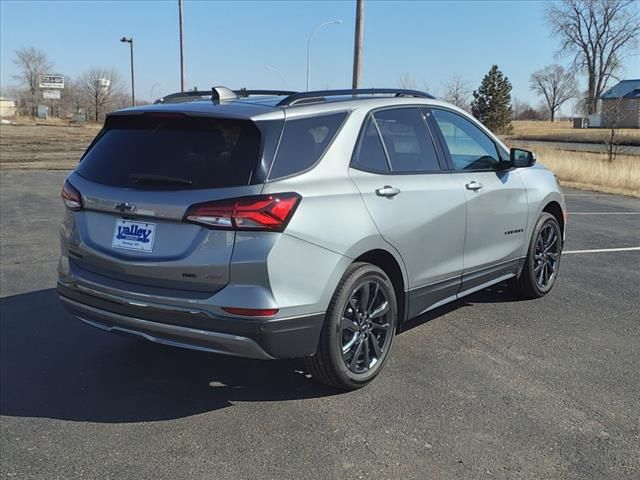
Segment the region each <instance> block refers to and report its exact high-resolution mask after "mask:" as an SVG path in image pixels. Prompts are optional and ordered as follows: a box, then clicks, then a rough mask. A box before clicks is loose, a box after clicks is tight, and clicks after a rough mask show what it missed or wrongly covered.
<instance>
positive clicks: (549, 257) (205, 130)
mask: <svg viewBox="0 0 640 480" xmlns="http://www.w3.org/2000/svg"><path fill="white" fill-rule="evenodd" d="M62 197H63V200H64V203H65V205H66V207H67V208H66V214H65V217H64V221H63V223H62V227H61V240H62V256H61V258H60V264H59V280H58V292H59V296H60V299H61V301H62V303H63V304H64V305H65V306H66V307H67V308H68V309H69V311H70V312H71V313H72V314H73V315H75V316H76V317H78V318H79V319H80V320H82V321H84V322H86V323H88V324H90V325H93V326H95V327H98V328H101V329H103V330H107V331H111V332H117V333H124V334H133V335H135V336H138V337H143V338H146V339H147V340H151V341H154V342H158V343H163V344H167V345H174V346H179V347H186V348H191V349H197V350H203V351H208V352H216V353H223V354H229V355H239V356H243V357H251V358H258V359H273V358H290V357H305V358H306V362H307V364H308V369H309V371H310V373H311V374H312V375H313V377H315V378H316V379H317V380H319V381H320V382H323V383H326V384H329V385H332V386H334V387H338V388H343V389H353V388H358V387H361V386H363V385H365V384H366V383H368V382H369V381H371V380H372V379H373V378H374V377H375V376H376V375H377V374H378V373H380V370H381V369H382V367H383V365H384V362H385V360H386V358H387V357H388V355H389V352H390V350H391V345H392V343H393V338H394V335H395V332H396V329H397V327H398V325H399V324H401V323H402V322H403V321H406V320H407V319H410V318H412V317H415V316H417V315H420V314H421V313H423V312H427V311H429V310H431V309H434V308H436V307H438V306H440V305H443V304H445V303H448V302H451V301H454V300H456V299H458V298H460V297H463V296H464V295H468V294H470V293H473V292H476V291H478V290H481V289H483V288H485V287H488V286H490V285H492V284H496V283H499V282H505V281H508V282H509V283H510V284H511V285H512V286H513V287H514V288H515V290H516V291H517V292H518V293H519V294H520V295H522V296H524V297H528V298H534V297H541V296H543V295H544V294H546V293H547V292H548V291H549V290H551V288H552V286H553V284H554V282H555V280H556V276H557V274H558V267H559V262H560V254H561V251H562V245H563V240H564V229H565V223H566V214H565V203H564V199H563V196H562V193H561V192H560V189H559V187H558V184H557V182H556V179H555V177H554V175H553V174H552V173H551V172H550V171H548V170H546V169H545V168H543V167H542V166H540V165H536V164H535V158H534V156H533V154H532V153H531V152H527V151H524V150H517V149H511V150H510V151H509V150H508V149H507V148H506V147H505V145H504V144H503V143H502V142H501V141H500V140H499V139H498V138H497V137H496V136H494V135H493V134H492V133H491V132H490V131H488V130H487V129H486V128H485V127H484V126H483V125H482V124H480V123H479V122H478V121H477V120H475V119H474V118H472V117H471V116H469V115H468V114H467V113H466V112H464V111H462V110H460V109H458V108H456V107H454V106H452V105H449V104H447V103H443V102H440V101H437V100H435V99H434V98H433V97H431V96H430V95H428V94H425V93H422V92H417V91H409V90H396V89H368V90H334V91H322V92H304V93H294V92H270V91H247V90H241V91H231V90H228V89H226V88H222V87H216V88H214V89H212V91H211V92H207V94H206V95H205V94H203V93H202V92H195V93H194V92H191V93H185V94H173V95H170V96H168V97H165V98H164V99H162V101H160V102H159V103H157V104H154V105H150V106H145V107H138V108H132V109H127V110H121V111H117V112H114V113H112V114H110V115H109V116H108V117H107V119H106V121H105V124H104V128H103V129H102V131H101V132H100V133H99V134H98V136H97V137H96V139H95V140H94V141H93V143H92V144H91V145H90V147H89V148H88V149H87V151H86V153H85V154H84V155H83V157H82V159H81V161H80V163H79V164H78V166H77V168H76V169H75V171H74V172H72V173H71V174H70V175H69V177H68V179H67V180H66V182H65V184H64V187H63V190H62Z"/></svg>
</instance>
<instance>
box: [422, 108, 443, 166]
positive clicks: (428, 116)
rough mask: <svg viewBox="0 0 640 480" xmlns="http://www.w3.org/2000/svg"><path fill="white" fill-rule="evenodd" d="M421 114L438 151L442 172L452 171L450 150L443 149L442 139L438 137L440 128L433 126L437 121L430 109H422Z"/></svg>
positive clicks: (437, 155)
mask: <svg viewBox="0 0 640 480" xmlns="http://www.w3.org/2000/svg"><path fill="white" fill-rule="evenodd" d="M420 113H421V114H422V119H423V120H424V123H425V125H426V127H427V132H429V138H431V142H432V143H433V146H434V147H435V149H436V157H437V159H438V165H440V171H442V172H446V171H448V170H449V169H450V163H449V160H450V159H449V155H448V150H445V149H444V148H442V143H441V140H440V137H439V136H438V134H439V133H440V130H439V129H438V128H434V125H433V124H434V123H435V121H434V119H433V114H432V113H431V109H429V108H428V107H422V108H421V109H420ZM436 127H437V125H436ZM434 132H435V135H434Z"/></svg>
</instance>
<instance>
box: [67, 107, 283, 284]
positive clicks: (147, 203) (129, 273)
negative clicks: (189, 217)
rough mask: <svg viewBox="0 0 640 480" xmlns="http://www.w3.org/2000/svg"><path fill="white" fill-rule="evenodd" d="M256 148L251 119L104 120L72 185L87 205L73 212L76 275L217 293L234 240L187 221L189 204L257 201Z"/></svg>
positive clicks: (166, 116)
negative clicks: (247, 198) (237, 199)
mask: <svg viewBox="0 0 640 480" xmlns="http://www.w3.org/2000/svg"><path fill="white" fill-rule="evenodd" d="M276 138H277V137H276ZM261 141H262V138H261V132H260V130H259V129H258V127H257V126H256V125H255V124H254V123H253V122H251V121H247V120H232V119H216V118H204V117H188V116H185V115H182V114H173V113H152V114H142V115H141V114H138V115H126V116H112V117H109V118H108V119H107V121H106V123H105V128H104V129H103V131H102V132H101V133H100V135H99V136H98V137H97V139H96V141H94V143H93V145H92V146H91V148H90V149H89V150H88V152H87V153H86V154H85V156H84V157H83V159H82V160H81V162H80V164H79V165H78V167H77V168H76V171H75V172H74V173H73V174H72V176H71V177H70V181H71V183H72V184H73V185H74V186H75V187H76V188H77V189H78V190H79V191H80V192H81V194H82V197H83V201H84V209H83V210H81V211H79V212H76V213H74V222H75V227H76V229H75V232H76V233H75V234H74V235H72V236H71V240H70V245H69V250H70V251H69V258H70V262H71V264H72V268H77V269H80V270H82V271H83V272H84V273H85V276H84V277H85V278H89V277H90V276H91V274H93V275H101V276H103V277H110V278H112V279H114V280H120V281H123V282H133V283H135V284H137V285H141V284H142V285H147V286H153V287H167V288H172V289H177V290H190V291H203V292H213V291H216V290H218V289H220V288H222V287H223V286H224V285H226V283H227V282H228V280H229V263H230V259H231V254H232V251H233V245H234V239H235V232H233V231H230V230H213V229H208V228H206V227H203V226H200V225H195V224H191V223H185V222H183V217H184V215H185V212H186V211H187V209H188V208H189V207H190V206H191V205H193V204H197V203H202V202H209V201H213V200H219V199H225V198H233V197H240V196H247V195H255V194H259V193H260V190H261V189H262V183H261V182H259V181H258V180H257V179H256V172H257V170H258V168H259V164H260V157H261V151H262V142H261Z"/></svg>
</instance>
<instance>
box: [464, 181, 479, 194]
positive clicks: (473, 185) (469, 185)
mask: <svg viewBox="0 0 640 480" xmlns="http://www.w3.org/2000/svg"><path fill="white" fill-rule="evenodd" d="M482 186H483V185H482V184H481V183H480V182H476V181H475V180H473V181H472V182H469V183H467V184H466V185H465V187H466V188H467V190H473V191H474V192H477V191H478V190H480V189H481V188H482Z"/></svg>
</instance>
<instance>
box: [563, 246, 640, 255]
mask: <svg viewBox="0 0 640 480" xmlns="http://www.w3.org/2000/svg"><path fill="white" fill-rule="evenodd" d="M635 251H640V247H621V248H594V249H591V250H564V251H563V252H562V253H563V254H567V253H605V252H635Z"/></svg>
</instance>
